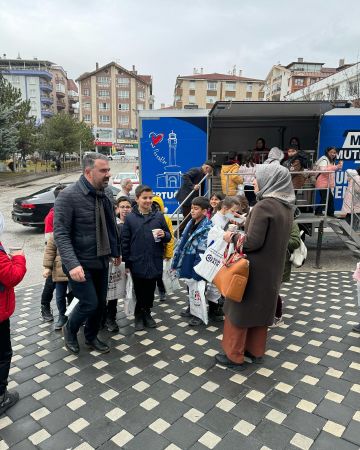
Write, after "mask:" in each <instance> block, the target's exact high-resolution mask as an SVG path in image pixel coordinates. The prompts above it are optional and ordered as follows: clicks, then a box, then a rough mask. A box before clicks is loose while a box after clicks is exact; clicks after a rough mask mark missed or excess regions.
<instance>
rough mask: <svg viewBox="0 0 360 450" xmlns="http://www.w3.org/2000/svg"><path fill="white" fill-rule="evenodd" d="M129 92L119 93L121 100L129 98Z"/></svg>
mask: <svg viewBox="0 0 360 450" xmlns="http://www.w3.org/2000/svg"><path fill="white" fill-rule="evenodd" d="M129 94H130V92H129V91H118V97H119V98H129Z"/></svg>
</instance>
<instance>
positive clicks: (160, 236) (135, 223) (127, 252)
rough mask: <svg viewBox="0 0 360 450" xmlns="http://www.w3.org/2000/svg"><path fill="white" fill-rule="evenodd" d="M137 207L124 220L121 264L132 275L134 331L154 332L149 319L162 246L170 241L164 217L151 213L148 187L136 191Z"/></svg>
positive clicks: (159, 273)
mask: <svg viewBox="0 0 360 450" xmlns="http://www.w3.org/2000/svg"><path fill="white" fill-rule="evenodd" d="M135 199H136V203H137V205H135V206H134V207H133V209H132V212H131V213H130V214H128V215H127V216H126V219H125V223H124V226H123V229H122V235H121V249H122V260H123V261H124V262H125V268H126V269H128V270H129V271H130V272H131V276H132V279H133V283H134V290H135V295H136V306H135V330H136V331H141V330H143V329H144V326H145V327H148V328H155V327H156V322H155V320H154V319H153V318H152V317H151V313H150V311H151V308H152V307H153V303H154V294H155V288H156V280H157V279H158V278H159V277H161V276H162V272H163V257H164V245H165V244H166V243H168V242H169V241H170V240H171V234H170V231H169V229H168V226H167V225H166V222H165V218H164V215H163V214H162V213H160V212H159V211H156V210H154V209H152V201H153V200H152V199H153V192H152V189H151V187H149V186H146V185H143V184H141V185H139V186H138V187H137V188H136V189H135Z"/></svg>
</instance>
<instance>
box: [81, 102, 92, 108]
mask: <svg viewBox="0 0 360 450" xmlns="http://www.w3.org/2000/svg"><path fill="white" fill-rule="evenodd" d="M83 108H84V109H90V108H91V103H90V102H85V103H84V104H83Z"/></svg>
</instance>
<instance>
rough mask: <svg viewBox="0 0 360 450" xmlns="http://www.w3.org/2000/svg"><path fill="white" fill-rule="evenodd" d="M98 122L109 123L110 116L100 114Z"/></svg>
mask: <svg viewBox="0 0 360 450" xmlns="http://www.w3.org/2000/svg"><path fill="white" fill-rule="evenodd" d="M99 122H102V123H109V122H110V116H105V115H102V114H100V116H99Z"/></svg>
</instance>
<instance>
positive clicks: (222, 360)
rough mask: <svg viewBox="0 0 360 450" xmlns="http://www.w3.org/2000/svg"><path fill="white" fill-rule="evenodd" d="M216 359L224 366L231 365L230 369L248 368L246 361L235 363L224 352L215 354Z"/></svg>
mask: <svg viewBox="0 0 360 450" xmlns="http://www.w3.org/2000/svg"><path fill="white" fill-rule="evenodd" d="M215 360H216V362H217V363H219V364H221V365H222V366H225V367H229V368H230V369H236V370H245V369H246V365H245V364H244V363H241V364H239V363H235V362H233V361H231V360H230V359H229V358H228V357H227V356H226V355H224V354H222V353H219V354H218V355H215Z"/></svg>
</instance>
